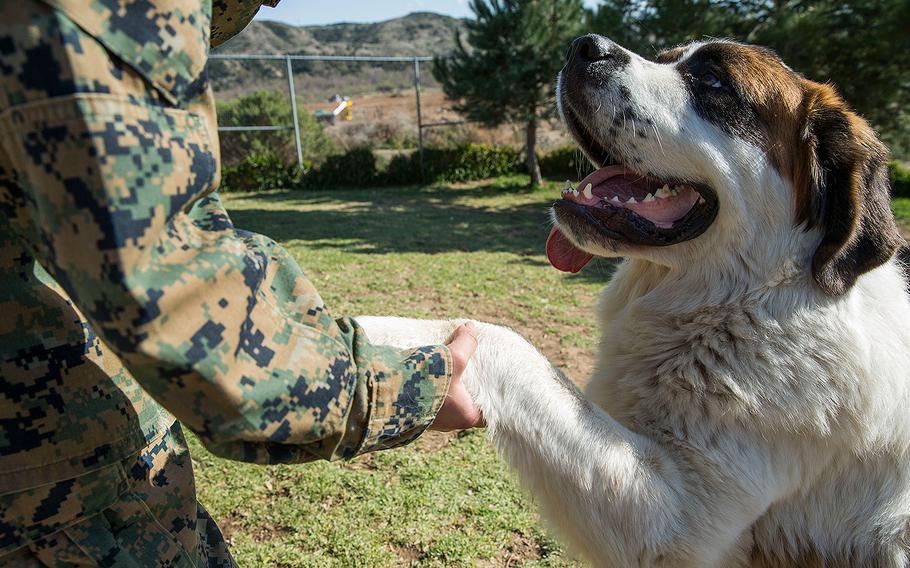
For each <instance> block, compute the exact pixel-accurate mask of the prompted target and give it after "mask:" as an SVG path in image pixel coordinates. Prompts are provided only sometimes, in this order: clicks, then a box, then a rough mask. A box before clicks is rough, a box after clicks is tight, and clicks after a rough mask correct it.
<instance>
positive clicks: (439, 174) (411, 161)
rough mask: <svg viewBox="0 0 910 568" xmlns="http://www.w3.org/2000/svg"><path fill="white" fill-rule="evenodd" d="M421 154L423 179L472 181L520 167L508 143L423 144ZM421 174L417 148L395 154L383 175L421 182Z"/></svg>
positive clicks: (403, 182) (389, 179)
mask: <svg viewBox="0 0 910 568" xmlns="http://www.w3.org/2000/svg"><path fill="white" fill-rule="evenodd" d="M423 154H424V155H423V158H424V176H423V177H424V179H423V181H425V182H426V183H433V182H440V181H446V182H457V181H472V180H478V179H486V178H491V177H497V176H502V175H507V174H514V173H518V172H519V171H521V170H520V168H521V157H520V156H519V154H518V152H517V151H516V150H515V149H514V148H511V147H509V146H493V145H490V144H465V145H462V146H459V147H456V148H426V149H425V150H424V153H423ZM420 178H421V176H420V153H419V152H414V153H412V154H409V155H399V156H395V157H394V158H393V159H392V161H391V162H390V163H389V167H388V169H387V170H386V175H385V181H386V183H388V184H390V185H409V184H415V183H420V182H421V179H420Z"/></svg>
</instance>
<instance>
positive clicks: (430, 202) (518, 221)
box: [228, 183, 552, 255]
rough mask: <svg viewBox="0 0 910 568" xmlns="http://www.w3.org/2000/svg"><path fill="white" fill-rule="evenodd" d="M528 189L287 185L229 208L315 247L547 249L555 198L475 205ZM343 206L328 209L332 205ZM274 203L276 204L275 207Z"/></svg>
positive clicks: (261, 227) (243, 219) (242, 218)
mask: <svg viewBox="0 0 910 568" xmlns="http://www.w3.org/2000/svg"><path fill="white" fill-rule="evenodd" d="M523 191H524V192H526V191H527V190H525V189H524V188H522V187H520V186H517V187H515V186H510V185H503V184H499V183H494V184H490V185H485V186H480V187H471V188H450V187H437V188H390V189H379V190H351V191H336V192H313V193H307V192H282V193H271V194H266V195H261V196H256V197H255V198H254V200H255V202H254V203H258V202H261V203H263V204H268V207H262V208H257V207H255V204H254V206H253V207H252V208H250V207H249V203H245V204H243V205H238V208H236V209H231V208H230V203H228V207H229V212H230V215H231V218H232V219H233V221H234V224H235V225H236V226H237V227H239V228H242V229H246V230H248V231H254V232H257V233H261V234H264V235H267V236H269V237H271V238H273V239H276V240H278V241H282V242H287V241H291V240H296V241H302V243H303V244H304V246H306V247H309V248H313V249H329V248H338V249H344V250H346V251H348V252H354V253H361V254H387V253H408V252H421V253H431V254H432V253H440V252H450V251H464V252H478V251H488V252H511V253H515V254H519V255H540V254H542V253H543V251H544V245H545V243H546V238H547V232H548V226H549V222H548V220H547V209H548V208H549V206H550V203H551V202H552V197H550V196H547V195H545V194H543V193H541V194H540V196H539V198H538V197H530V198H529V199H531V201H530V202H528V200H524V202H523V203H521V204H518V205H514V206H508V205H495V204H494V205H481V204H478V205H471V204H469V203H468V204H466V203H464V202H458V201H459V200H461V199H463V198H465V197H470V198H472V199H477V200H484V199H490V198H492V201H493V202H494V203H495V198H496V197H498V196H508V195H515V194H520V193H522V192H523ZM325 205H330V206H336V205H337V207H333V208H330V209H326V208H325V207H324V206H325ZM273 208H274V209H273Z"/></svg>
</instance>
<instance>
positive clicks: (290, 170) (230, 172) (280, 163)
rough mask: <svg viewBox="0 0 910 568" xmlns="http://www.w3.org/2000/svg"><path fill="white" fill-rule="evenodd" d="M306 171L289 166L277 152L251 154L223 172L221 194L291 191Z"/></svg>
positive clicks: (225, 168)
mask: <svg viewBox="0 0 910 568" xmlns="http://www.w3.org/2000/svg"><path fill="white" fill-rule="evenodd" d="M306 168H307V165H306V164H305V165H304V170H301V169H300V168H299V167H297V165H296V164H294V165H289V164H287V163H285V161H284V160H283V159H282V158H281V157H280V156H278V154H276V153H275V152H260V153H256V154H251V155H249V156H247V157H246V159H244V160H243V161H242V162H240V163H239V164H236V165H233V166H223V167H222V170H221V187H220V191H221V192H230V191H265V190H269V189H290V188H294V187H297V186H298V185H299V184H300V180H301V179H302V178H303V176H304V173H305V171H306Z"/></svg>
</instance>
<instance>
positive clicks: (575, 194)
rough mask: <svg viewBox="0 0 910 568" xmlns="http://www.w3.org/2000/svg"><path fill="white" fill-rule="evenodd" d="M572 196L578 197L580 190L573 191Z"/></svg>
mask: <svg viewBox="0 0 910 568" xmlns="http://www.w3.org/2000/svg"><path fill="white" fill-rule="evenodd" d="M572 195H574V196H575V197H578V190H577V189H573V190H572Z"/></svg>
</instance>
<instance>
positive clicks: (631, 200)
mask: <svg viewBox="0 0 910 568" xmlns="http://www.w3.org/2000/svg"><path fill="white" fill-rule="evenodd" d="M626 203H638V201H635V198H634V197H630V198H629V200H628V201H626Z"/></svg>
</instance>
